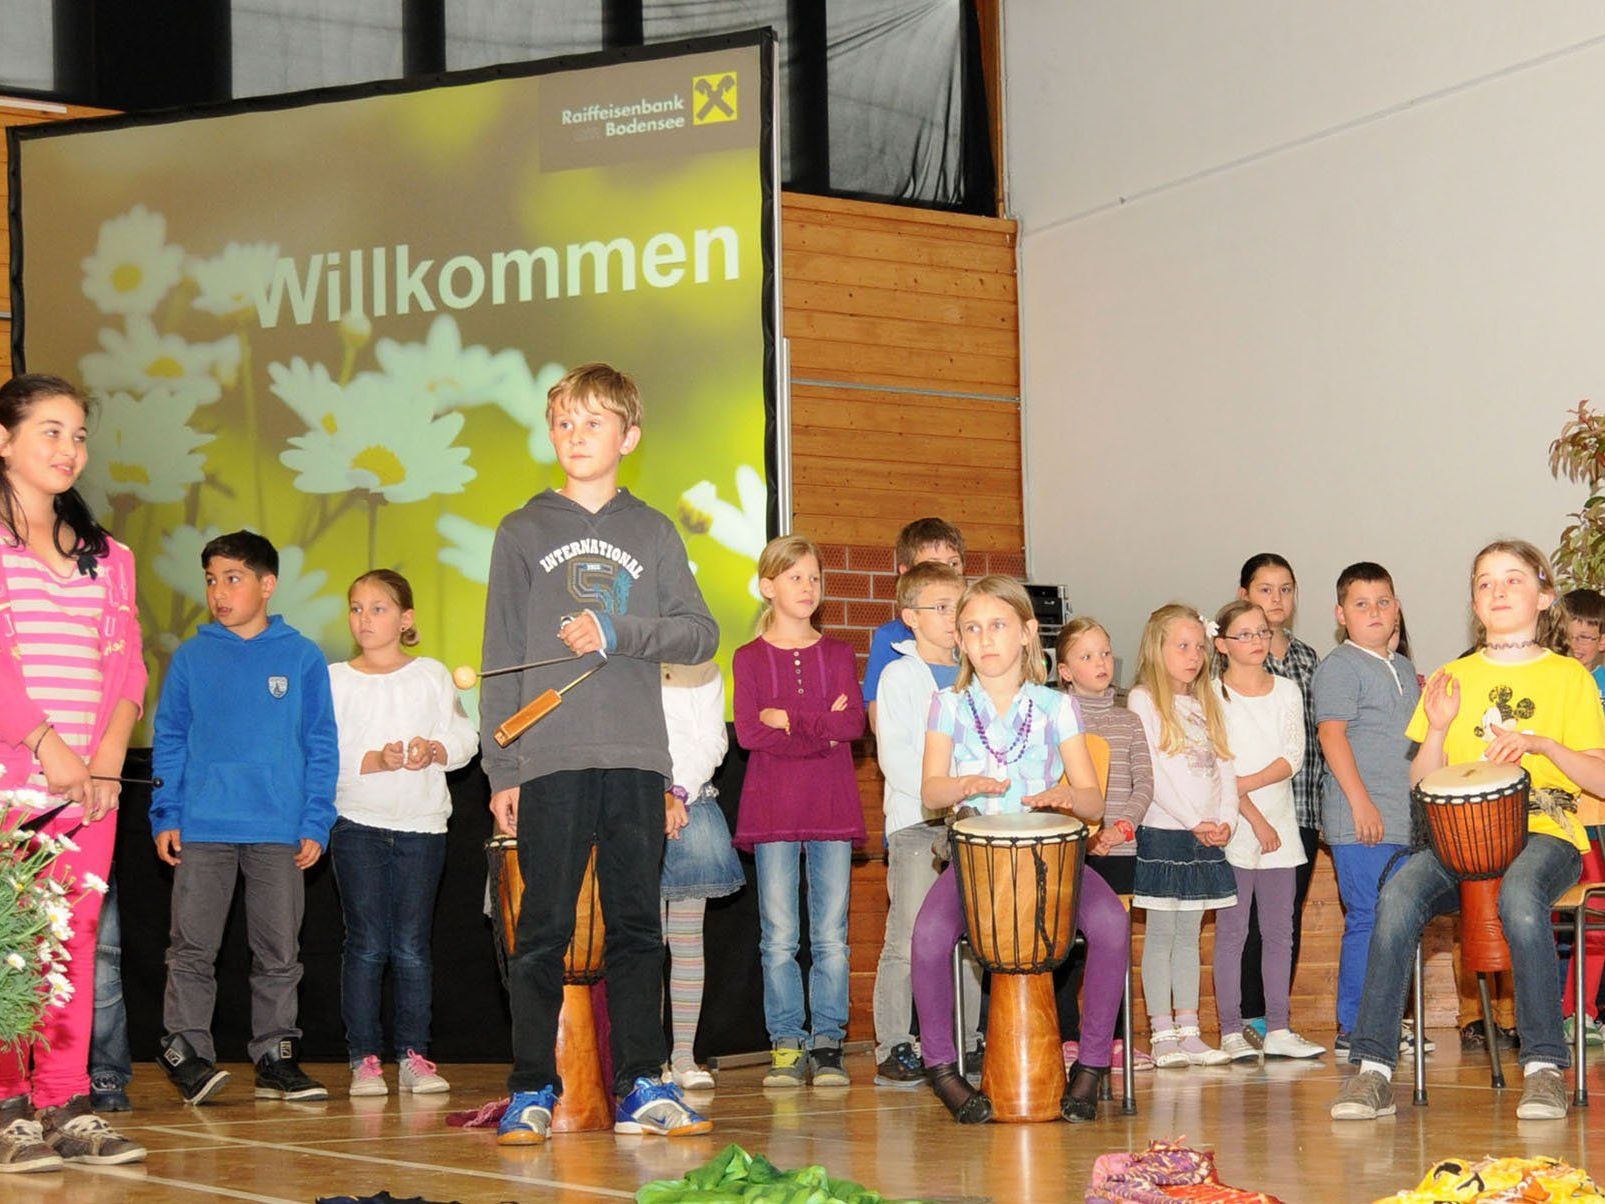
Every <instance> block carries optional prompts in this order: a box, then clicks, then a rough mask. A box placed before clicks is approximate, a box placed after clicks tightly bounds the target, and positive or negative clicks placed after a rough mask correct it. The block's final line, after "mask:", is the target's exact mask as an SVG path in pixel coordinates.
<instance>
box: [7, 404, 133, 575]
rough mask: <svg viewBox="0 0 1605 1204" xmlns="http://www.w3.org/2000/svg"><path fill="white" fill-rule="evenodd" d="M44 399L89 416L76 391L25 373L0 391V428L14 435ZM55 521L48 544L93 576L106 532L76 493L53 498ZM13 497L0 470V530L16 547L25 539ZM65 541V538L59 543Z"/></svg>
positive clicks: (107, 537)
mask: <svg viewBox="0 0 1605 1204" xmlns="http://www.w3.org/2000/svg"><path fill="white" fill-rule="evenodd" d="M47 397H70V398H71V399H72V400H73V401H75V402H77V403H78V405H79V408H81V409H82V410H83V412H84V416H85V417H86V418H87V417H88V416H89V401H88V399H87V398H85V397H84V395H83V394H82V393H80V392H79V391H78V390H77V389H76V388H75V387H73V386H72V385H71V384H69V383H67V382H66V381H64V380H62V379H61V377H59V376H46V375H45V374H44V373H42V372H29V373H24V374H23V375H21V376H13V377H12V378H11V379H10V380H8V381H6V383H5V384H3V385H0V426H3V427H5V429H6V430H7V431H10V432H15V431H16V429H17V427H18V426H19V425H21V423H22V422H23V420H24V419H26V418H27V417H28V415H29V414H30V413H32V412H33V408H34V406H36V405H38V404H39V403H40V402H41V401H43V400H44V399H45V398H47ZM55 508H56V521H55V525H54V527H53V528H52V529H51V533H50V534H51V541H52V542H53V543H54V544H55V546H56V550H57V551H58V552H60V553H61V554H62V555H63V556H71V557H72V558H73V559H74V560H76V561H77V562H78V569H79V571H80V572H83V573H88V574H89V575H90V576H91V577H93V576H94V575H95V562H96V561H98V560H100V559H101V558H102V557H104V556H105V555H106V552H107V551H108V549H109V548H110V546H111V536H110V535H108V534H107V532H106V528H104V527H102V526H101V525H100V524H99V523H98V522H96V521H95V516H94V515H93V514H91V513H89V507H88V505H87V504H85V502H84V499H83V496H82V495H81V494H80V493H79V492H78V490H77V489H68V490H66V491H65V492H63V493H58V494H57V495H56V500H55ZM18 510H19V507H18V503H17V492H16V490H15V489H14V488H12V485H11V482H10V480H9V479H7V477H6V473H5V470H4V469H3V468H0V526H4V527H5V528H6V530H5V532H4V534H5V535H6V536H8V537H9V538H10V539H12V540H15V541H16V542H17V543H19V544H20V543H23V542H24V541H25V537H26V531H25V530H24V528H25V527H26V526H27V523H26V522H25V521H23V520H22V519H21V518H20V516H19V514H18ZM64 536H65V538H63V537H64Z"/></svg>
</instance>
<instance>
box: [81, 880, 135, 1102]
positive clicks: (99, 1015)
mask: <svg viewBox="0 0 1605 1204" xmlns="http://www.w3.org/2000/svg"><path fill="white" fill-rule="evenodd" d="M107 879H108V883H107V884H108V886H109V887H110V888H111V889H109V890H108V891H107V892H106V898H105V899H104V900H102V902H101V905H100V928H99V929H98V930H97V931H96V933H95V1027H94V1034H93V1035H92V1036H91V1037H90V1040H89V1077H90V1078H91V1079H95V1080H99V1081H102V1082H105V1081H108V1080H109V1081H112V1082H115V1083H116V1084H117V1085H118V1086H119V1087H126V1086H128V1080H129V1079H131V1078H133V1077H134V1057H133V1054H132V1053H131V1052H130V1051H129V1048H128V1009H127V1008H125V1007H124V1006H123V935H122V922H121V920H120V919H119V918H118V915H117V879H116V877H115V876H113V875H110V874H108V875H107Z"/></svg>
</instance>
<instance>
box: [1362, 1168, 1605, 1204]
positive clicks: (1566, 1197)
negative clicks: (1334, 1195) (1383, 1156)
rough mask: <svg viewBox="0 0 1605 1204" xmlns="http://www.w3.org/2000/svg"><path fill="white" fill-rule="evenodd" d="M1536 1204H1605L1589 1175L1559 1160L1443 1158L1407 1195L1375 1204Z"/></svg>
mask: <svg viewBox="0 0 1605 1204" xmlns="http://www.w3.org/2000/svg"><path fill="white" fill-rule="evenodd" d="M1462 1200H1466V1201H1471V1200H1476V1201H1504V1200H1509V1201H1538V1200H1550V1201H1555V1202H1557V1204H1559V1202H1560V1201H1570V1202H1571V1204H1605V1193H1601V1191H1600V1188H1599V1185H1598V1184H1596V1183H1595V1182H1594V1180H1592V1179H1590V1178H1589V1177H1588V1173H1587V1172H1586V1171H1580V1170H1578V1169H1577V1168H1576V1167H1573V1166H1568V1165H1566V1163H1564V1162H1561V1161H1560V1160H1559V1159H1556V1158H1479V1159H1470V1158H1445V1159H1444V1160H1443V1161H1442V1162H1439V1163H1436V1164H1434V1165H1433V1167H1432V1169H1431V1170H1429V1171H1428V1172H1427V1174H1426V1177H1425V1178H1424V1179H1422V1180H1421V1182H1420V1183H1418V1184H1416V1186H1415V1187H1414V1188H1413V1189H1412V1190H1409V1191H1401V1192H1399V1193H1398V1194H1397V1195H1392V1196H1386V1197H1384V1198H1383V1199H1381V1200H1378V1201H1377V1202H1376V1204H1457V1202H1458V1201H1462Z"/></svg>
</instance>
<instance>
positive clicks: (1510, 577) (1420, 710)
mask: <svg viewBox="0 0 1605 1204" xmlns="http://www.w3.org/2000/svg"><path fill="white" fill-rule="evenodd" d="M1556 602H1557V599H1556V594H1555V575H1554V571H1553V570H1552V569H1551V568H1550V566H1549V562H1548V560H1547V559H1545V557H1544V554H1543V553H1542V552H1540V551H1539V550H1538V549H1537V548H1535V547H1533V545H1532V544H1529V543H1526V542H1524V541H1520V540H1501V541H1499V542H1497V543H1492V544H1489V545H1488V546H1487V547H1486V548H1484V549H1483V550H1482V551H1481V552H1479V553H1477V557H1476V559H1475V560H1474V561H1473V562H1472V567H1471V607H1472V611H1473V613H1474V615H1475V616H1476V635H1477V649H1476V651H1475V652H1473V653H1471V655H1469V656H1464V657H1461V658H1460V659H1459V660H1456V661H1451V662H1450V663H1449V664H1447V665H1445V666H1444V667H1443V668H1441V669H1439V670H1438V671H1437V672H1436V673H1434V674H1433V675H1432V677H1431V679H1430V680H1429V681H1428V682H1427V688H1426V692H1425V693H1424V694H1423V695H1422V697H1421V702H1420V704H1419V705H1418V706H1417V708H1416V712H1415V715H1414V716H1413V717H1412V718H1411V720H1410V725H1409V727H1408V728H1407V729H1406V734H1407V735H1409V737H1410V738H1411V739H1412V740H1414V741H1416V742H1417V743H1418V744H1419V745H1420V748H1419V749H1418V750H1417V752H1416V755H1415V759H1414V761H1413V762H1412V764H1411V769H1410V777H1411V781H1412V782H1413V783H1414V782H1420V781H1421V779H1422V778H1424V777H1426V776H1427V775H1428V774H1429V773H1432V772H1433V771H1434V770H1437V769H1441V768H1442V767H1443V766H1445V765H1450V764H1461V763H1463V762H1467V761H1477V760H1484V759H1486V760H1489V761H1502V762H1507V763H1515V762H1520V763H1521V765H1522V767H1523V768H1525V769H1526V770H1527V772H1528V774H1529V775H1531V777H1532V789H1533V793H1534V795H1535V797H1538V798H1541V801H1542V802H1543V803H1544V805H1545V809H1544V810H1542V811H1539V812H1535V813H1534V814H1533V816H1532V817H1531V820H1530V822H1529V825H1528V827H1529V836H1528V840H1527V845H1526V847H1525V848H1524V849H1523V850H1522V852H1521V854H1520V855H1519V856H1518V857H1517V858H1516V860H1515V862H1514V863H1512V865H1511V867H1510V869H1509V870H1508V871H1506V873H1505V876H1504V879H1503V881H1502V882H1501V884H1500V889H1499V918H1500V920H1501V922H1502V923H1503V924H1504V928H1505V937H1506V939H1507V940H1508V941H1509V943H1510V950H1511V960H1512V964H1513V973H1514V977H1515V980H1516V1018H1517V1024H1516V1026H1517V1031H1518V1033H1519V1034H1520V1038H1521V1061H1522V1068H1523V1070H1524V1072H1525V1078H1526V1084H1525V1089H1524V1090H1523V1092H1522V1097H1521V1102H1520V1103H1519V1104H1518V1105H1517V1107H1516V1115H1517V1116H1518V1117H1519V1118H1521V1119H1523V1120H1554V1119H1559V1118H1562V1117H1564V1116H1565V1115H1566V1106H1567V1094H1566V1086H1565V1082H1564V1079H1563V1076H1562V1074H1561V1071H1562V1069H1563V1068H1565V1067H1566V1066H1568V1065H1569V1064H1570V1058H1569V1055H1568V1052H1567V1048H1566V1041H1565V1038H1564V1036H1563V1034H1562V1032H1561V1000H1560V963H1559V960H1558V958H1557V957H1556V954H1555V941H1554V937H1553V935H1552V934H1551V929H1550V912H1551V910H1552V908H1553V906H1554V902H1555V900H1556V899H1558V898H1559V897H1560V896H1561V895H1562V894H1563V893H1564V892H1565V891H1566V889H1567V887H1569V886H1571V885H1572V883H1574V882H1576V881H1577V878H1578V874H1579V872H1580V870H1581V867H1582V855H1581V850H1584V849H1586V848H1587V847H1588V838H1587V836H1586V834H1585V833H1584V832H1583V829H1582V826H1581V825H1579V824H1578V823H1577V822H1576V820H1575V819H1574V818H1572V817H1571V816H1570V815H1569V814H1568V813H1567V811H1566V810H1565V809H1564V804H1565V803H1566V802H1567V801H1568V798H1567V796H1572V797H1575V796H1576V795H1577V793H1578V792H1579V790H1586V791H1588V792H1589V793H1591V794H1597V793H1600V792H1601V791H1605V714H1602V712H1601V708H1600V699H1599V690H1598V688H1597V687H1596V686H1595V685H1594V681H1593V678H1592V677H1591V676H1590V675H1589V673H1588V670H1586V669H1584V668H1583V666H1582V665H1581V663H1579V662H1578V661H1575V660H1573V659H1572V658H1571V657H1569V656H1567V655H1566V619H1565V612H1564V610H1563V609H1562V608H1561V607H1560V606H1558V605H1557V604H1556ZM1457 886H1458V883H1457V880H1456V879H1455V877H1454V876H1453V875H1452V874H1450V872H1449V871H1448V870H1446V869H1445V868H1444V867H1443V864H1442V863H1441V862H1440V861H1439V860H1438V858H1437V855H1436V854H1434V853H1433V852H1432V850H1431V849H1423V850H1421V851H1420V852H1417V853H1415V854H1413V855H1412V856H1411V857H1410V858H1409V859H1408V860H1407V861H1405V863H1404V864H1403V865H1402V866H1401V867H1400V869H1399V872H1398V873H1397V874H1395V875H1394V876H1393V878H1391V879H1390V880H1389V881H1388V883H1387V885H1385V886H1384V887H1383V888H1382V895H1381V898H1380V899H1379V900H1378V903H1377V919H1376V927H1375V929H1374V930H1373V932H1372V935H1371V954H1370V959H1369V962H1368V963H1367V967H1366V976H1365V989H1364V991H1363V992H1362V995H1361V1000H1360V1016H1359V1021H1358V1023H1357V1024H1356V1025H1355V1028H1354V1033H1353V1037H1352V1044H1351V1047H1350V1053H1349V1060H1350V1061H1351V1062H1358V1063H1359V1064H1360V1073H1358V1074H1356V1075H1354V1076H1353V1077H1352V1078H1350V1079H1349V1080H1348V1082H1347V1083H1346V1084H1345V1085H1344V1087H1343V1090H1342V1091H1341V1092H1340V1093H1339V1094H1338V1097H1337V1100H1336V1101H1335V1102H1334V1103H1333V1105H1332V1116H1333V1118H1334V1119H1336V1120H1371V1119H1374V1118H1375V1117H1378V1116H1390V1115H1392V1114H1393V1111H1394V1105H1393V1086H1392V1076H1393V1067H1394V1065H1395V1063H1396V1062H1397V1060H1398V1052H1399V1026H1400V1021H1401V1018H1402V1015H1403V1010H1404V997H1405V988H1406V986H1407V984H1408V980H1409V977H1410V969H1411V965H1412V964H1413V962H1414V957H1415V947H1416V943H1417V942H1418V941H1419V940H1420V939H1421V930H1422V928H1424V927H1425V926H1426V923H1427V921H1428V920H1429V919H1431V918H1432V917H1433V916H1434V915H1437V914H1440V913H1442V912H1445V911H1452V910H1454V909H1455V908H1456V907H1457V906H1458V905H1459V894H1458V889H1457Z"/></svg>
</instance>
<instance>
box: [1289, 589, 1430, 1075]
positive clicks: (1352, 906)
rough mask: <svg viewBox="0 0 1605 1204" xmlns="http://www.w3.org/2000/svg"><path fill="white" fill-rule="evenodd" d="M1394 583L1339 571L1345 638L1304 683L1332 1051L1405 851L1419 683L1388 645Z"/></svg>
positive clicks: (1346, 1022)
mask: <svg viewBox="0 0 1605 1204" xmlns="http://www.w3.org/2000/svg"><path fill="white" fill-rule="evenodd" d="M1399 613H1400V612H1399V602H1398V599H1397V598H1396V597H1394V593H1393V578H1392V577H1391V576H1390V575H1389V574H1388V571H1387V569H1385V568H1383V567H1382V566H1381V565H1380V564H1374V563H1372V562H1370V561H1361V562H1360V563H1358V564H1351V565H1349V567H1348V568H1346V569H1344V570H1343V571H1342V572H1341V573H1340V574H1338V579H1337V607H1336V610H1335V615H1336V618H1337V622H1338V626H1339V627H1340V628H1341V629H1342V631H1343V633H1344V637H1345V638H1344V641H1343V642H1342V643H1341V644H1339V645H1338V646H1337V647H1336V648H1334V649H1332V651H1331V652H1329V653H1327V655H1326V657H1325V659H1324V660H1322V661H1321V664H1320V666H1319V667H1318V668H1317V669H1316V671H1315V680H1314V681H1313V683H1312V684H1311V693H1312V695H1313V698H1314V706H1315V719H1316V723H1317V725H1318V728H1317V730H1318V732H1319V734H1320V741H1321V752H1322V754H1323V756H1324V758H1325V761H1326V769H1325V773H1324V775H1323V777H1322V779H1321V827H1322V830H1323V832H1324V834H1325V836H1326V843H1327V844H1328V845H1329V846H1330V847H1331V850H1332V862H1333V865H1334V867H1335V868H1336V870H1337V883H1338V894H1339V896H1340V897H1341V898H1342V900H1343V907H1344V920H1343V945H1342V952H1341V955H1340V956H1339V960H1338V989H1337V1023H1338V1036H1337V1043H1336V1047H1337V1049H1338V1050H1339V1051H1343V1050H1346V1049H1347V1048H1348V1036H1349V1032H1350V1030H1351V1029H1353V1027H1354V1024H1355V1022H1356V1020H1357V1019H1358V1018H1359V1013H1360V993H1361V990H1362V988H1363V987H1364V986H1365V966H1366V955H1367V951H1368V949H1369V947H1370V943H1371V929H1372V927H1373V925H1374V924H1375V921H1376V907H1377V898H1378V896H1379V895H1380V894H1381V888H1382V876H1383V874H1384V873H1391V871H1392V870H1393V869H1394V868H1395V867H1396V866H1397V864H1398V859H1397V855H1399V854H1402V853H1403V852H1405V850H1406V849H1408V847H1409V845H1410V741H1409V739H1408V738H1407V737H1406V736H1405V734H1404V729H1405V727H1406V726H1407V725H1408V724H1409V722H1410V716H1411V715H1412V714H1414V713H1415V707H1416V702H1417V700H1418V699H1419V698H1420V697H1421V686H1420V684H1419V682H1418V680H1417V678H1416V670H1415V666H1414V665H1412V664H1411V663H1410V661H1409V659H1408V658H1406V657H1404V656H1402V655H1400V654H1399V653H1398V652H1396V651H1391V650H1390V648H1389V645H1390V642H1391V641H1392V639H1393V635H1394V632H1395V631H1397V630H1398V626H1399Z"/></svg>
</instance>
